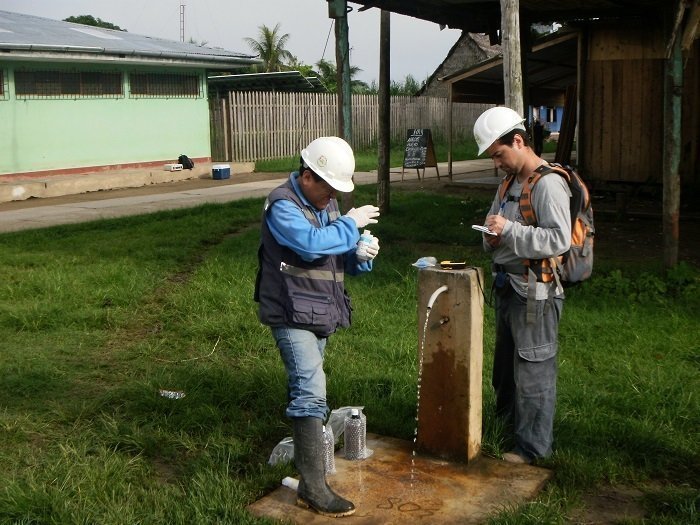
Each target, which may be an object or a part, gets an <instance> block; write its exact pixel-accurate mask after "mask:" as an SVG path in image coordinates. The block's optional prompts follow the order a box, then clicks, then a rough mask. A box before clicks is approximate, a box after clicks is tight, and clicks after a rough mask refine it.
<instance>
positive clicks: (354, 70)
mask: <svg viewBox="0 0 700 525" xmlns="http://www.w3.org/2000/svg"><path fill="white" fill-rule="evenodd" d="M316 67H317V68H318V76H319V78H320V79H321V82H323V85H325V86H326V89H328V91H330V92H331V93H337V92H338V69H337V68H336V65H335V64H334V63H333V62H329V61H328V60H325V59H323V58H322V59H321V60H319V61H318V62H316ZM361 71H362V69H360V68H359V67H356V66H350V89H351V91H352V92H353V93H367V92H369V86H368V85H367V83H365V82H363V81H361V80H356V79H353V77H354V76H355V75H357V74H358V73H360V72H361Z"/></svg>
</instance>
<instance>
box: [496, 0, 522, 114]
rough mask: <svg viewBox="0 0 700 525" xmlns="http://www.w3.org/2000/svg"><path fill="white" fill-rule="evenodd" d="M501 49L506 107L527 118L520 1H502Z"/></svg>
mask: <svg viewBox="0 0 700 525" xmlns="http://www.w3.org/2000/svg"><path fill="white" fill-rule="evenodd" d="M501 48H502V49H503V88H504V96H505V102H506V106H508V107H509V108H511V109H512V110H513V111H515V112H516V113H517V114H518V115H522V116H525V108H524V107H523V72H522V71H523V69H522V63H521V59H520V57H521V53H520V48H521V46H520V0H501Z"/></svg>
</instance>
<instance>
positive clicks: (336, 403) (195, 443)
mask: <svg viewBox="0 0 700 525" xmlns="http://www.w3.org/2000/svg"><path fill="white" fill-rule="evenodd" d="M399 162H400V160H399ZM375 191H376V188H375V187H374V186H363V187H359V188H358V189H357V191H356V193H355V201H356V202H357V203H364V202H371V201H373V200H374V198H375V197H374V195H375ZM489 201H490V198H487V197H470V196H467V195H438V194H433V193H430V192H401V191H393V192H392V212H391V214H389V215H387V216H385V217H382V220H381V222H380V224H377V225H374V227H373V228H372V231H373V233H374V234H376V235H377V236H378V237H379V238H380V239H381V245H382V250H381V253H380V255H379V258H378V259H377V264H376V268H375V271H374V272H372V273H371V274H368V275H365V276H362V277H359V278H355V279H349V281H348V283H347V286H348V289H349V291H350V293H351V295H352V296H353V298H354V308H355V309H354V313H353V319H354V324H353V326H352V328H350V329H348V330H344V331H342V332H339V333H338V334H336V335H334V336H333V337H332V338H331V339H330V343H329V346H328V349H327V362H326V371H327V375H328V386H329V404H330V405H331V407H333V408H336V407H340V406H344V405H357V404H359V405H364V406H365V407H366V408H365V413H366V415H367V425H368V430H369V431H370V432H375V433H379V434H383V435H387V436H393V437H397V438H402V439H407V440H410V439H412V437H413V430H414V424H415V421H414V418H415V410H416V384H417V376H418V370H417V366H418V356H417V348H418V341H417V315H416V310H417V308H416V296H417V289H416V288H417V270H416V269H415V268H413V267H412V266H411V264H410V263H411V262H413V261H415V260H416V259H417V258H418V257H420V256H424V255H433V256H435V257H437V258H438V260H440V259H453V260H458V259H465V260H467V261H469V263H470V264H473V265H481V266H484V267H486V266H487V265H488V259H487V258H486V256H485V255H484V254H483V253H482V251H481V240H480V236H479V234H478V233H477V232H474V231H473V230H471V229H470V228H469V225H470V224H472V223H473V222H475V221H476V222H480V221H481V220H482V219H483V215H484V213H485V212H486V209H487V208H488V204H489ZM261 206H262V199H253V200H247V201H236V202H232V203H229V204H225V205H207V206H202V207H198V208H194V209H190V210H178V211H172V212H162V213H158V214H154V215H148V216H139V217H130V218H126V219H119V220H109V221H100V222H94V223H87V224H80V225H74V226H63V227H56V228H50V229H44V230H34V231H27V232H20V233H9V234H3V235H0V261H1V264H0V272H1V274H0V278H1V279H0V282H1V283H2V284H1V285H0V286H1V292H0V469H1V470H2V473H1V474H0V523H1V524H5V523H7V524H10V523H12V524H71V525H72V524H93V523H99V524H102V525H108V524H114V525H117V524H119V525H122V524H126V523H129V524H134V523H141V524H195V523H197V524H198V523H206V524H214V523H219V524H241V523H256V524H257V523H267V521H266V520H262V519H258V518H253V517H252V516H250V515H248V513H247V512H246V510H245V507H246V505H248V504H250V503H252V502H253V501H255V500H256V499H258V498H260V497H261V496H262V495H264V494H265V493H267V492H269V491H271V490H272V489H274V488H275V487H277V486H278V485H279V483H280V480H281V479H282V478H283V477H284V476H287V475H295V472H294V469H293V467H292V466H291V465H278V466H275V467H270V466H268V465H267V459H268V457H269V455H270V452H271V451H272V449H273V448H274V446H275V445H276V444H277V442H278V441H279V440H280V439H282V438H283V437H285V436H288V435H290V434H291V430H290V425H289V422H288V421H287V420H286V419H285V417H284V408H285V398H286V386H285V381H286V378H285V373H284V369H283V367H282V364H281V362H280V359H279V357H278V354H277V352H276V349H275V347H274V344H273V341H272V338H271V336H270V334H269V331H268V329H267V328H266V327H263V326H261V325H260V324H259V323H258V321H257V317H256V305H255V303H254V302H253V300H252V294H253V286H254V280H255V272H256V267H257V256H256V252H257V245H258V240H259V218H260V210H261ZM601 231H602V232H603V234H604V231H605V230H604V229H603V230H601V228H600V227H599V234H600V233H601ZM597 265H598V266H597V269H596V273H595V275H594V277H593V278H592V279H591V280H590V281H588V282H586V283H584V284H583V285H581V286H579V287H576V288H573V289H570V291H569V292H568V298H567V302H566V305H565V308H564V315H563V320H562V323H561V337H560V339H561V351H560V361H559V363H560V380H559V400H558V411H557V416H556V421H555V439H556V452H555V454H554V455H553V457H552V458H550V459H549V460H547V461H546V462H545V463H544V466H545V467H547V468H550V469H552V470H553V471H554V478H553V480H552V481H551V482H550V483H549V484H548V485H547V486H546V488H545V489H544V490H543V491H542V493H541V494H540V495H539V496H538V497H537V499H536V500H535V501H533V502H532V503H529V504H526V505H524V506H521V507H518V508H512V509H503V512H501V513H500V514H498V515H497V516H495V517H494V518H493V519H492V520H491V521H490V523H492V524H533V525H534V524H542V523H548V524H549V523H551V524H559V523H593V522H595V523H615V522H614V521H603V520H602V517H600V516H599V518H600V520H599V521H592V520H591V519H589V518H590V516H591V515H590V514H589V513H588V512H589V511H590V506H591V505H593V504H594V503H592V502H593V501H594V500H595V498H596V497H601V496H604V497H605V496H607V495H611V494H612V495H613V496H618V495H620V494H629V492H630V491H634V494H636V495H637V496H635V498H634V504H635V506H636V508H637V509H638V511H639V517H638V519H636V521H635V520H634V519H627V520H626V521H620V522H619V523H624V524H626V525H631V524H633V523H639V524H642V523H643V524H647V523H654V524H676V525H687V524H692V523H700V509H699V508H698V504H699V500H700V478H699V477H698V471H699V470H700V439H699V438H700V435H699V429H700V357H699V356H700V343H698V339H699V338H698V335H699V334H700V330H699V329H698V326H699V325H698V319H697V315H698V312H700V298H699V297H700V277H699V271H698V268H697V267H694V266H692V265H687V264H685V265H682V266H681V267H680V268H679V269H678V270H677V271H675V272H673V273H671V274H669V275H666V274H665V273H664V272H662V271H661V270H659V268H658V262H657V261H656V260H641V261H638V263H636V264H634V265H631V264H620V262H619V261H616V260H614V259H610V258H605V257H599V258H598V259H597ZM487 273H488V272H487ZM488 286H490V283H488V284H487V289H488ZM487 295H488V294H487ZM493 331H494V329H493V315H492V312H491V310H490V309H489V308H488V307H487V308H486V311H485V327H484V353H485V355H484V438H483V450H484V453H485V454H490V455H497V454H499V453H501V452H503V451H504V450H505V449H506V448H507V443H506V442H505V441H504V439H503V436H502V435H501V432H500V427H499V425H498V424H497V422H496V421H495V420H494V419H493V417H492V415H491V412H492V403H493V395H492V393H491V389H490V386H489V385H490V381H489V378H490V372H491V370H490V367H491V363H490V360H491V356H492V345H493ZM160 390H176V391H182V392H184V393H185V397H184V398H182V399H168V398H166V397H162V396H161V395H159V391H160Z"/></svg>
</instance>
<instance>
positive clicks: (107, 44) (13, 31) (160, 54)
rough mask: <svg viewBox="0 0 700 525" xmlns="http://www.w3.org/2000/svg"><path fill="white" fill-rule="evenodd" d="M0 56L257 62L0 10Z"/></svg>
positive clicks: (228, 65) (211, 65)
mask: <svg viewBox="0 0 700 525" xmlns="http://www.w3.org/2000/svg"><path fill="white" fill-rule="evenodd" d="M0 52H2V55H0V56H1V57H2V58H1V60H50V61H71V62H73V61H77V62H79V61H88V62H119V63H128V64H145V63H146V64H156V63H157V64H161V65H162V64H163V63H166V64H167V65H170V66H176V67H199V68H202V67H204V68H207V69H217V70H227V69H235V68H240V67H245V66H249V65H251V64H259V63H260V62H261V61H260V60H258V59H256V58H255V57H252V56H250V55H244V54H241V53H235V52H233V51H227V50H225V49H221V48H213V47H204V46H199V45H197V44H191V43H185V42H176V41H172V40H165V39H160V38H154V37H150V36H143V35H137V34H134V33H129V32H126V31H118V30H114V29H103V28H100V27H93V26H87V25H83V24H75V23H71V22H63V21H59V20H51V19H49V18H41V17H38V16H32V15H25V14H20V13H12V12H9V11H0Z"/></svg>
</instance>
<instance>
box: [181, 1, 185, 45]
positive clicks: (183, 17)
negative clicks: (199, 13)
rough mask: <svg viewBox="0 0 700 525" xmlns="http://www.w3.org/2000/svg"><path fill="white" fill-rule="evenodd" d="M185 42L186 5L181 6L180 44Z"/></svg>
mask: <svg viewBox="0 0 700 525" xmlns="http://www.w3.org/2000/svg"><path fill="white" fill-rule="evenodd" d="M184 41H185V4H180V42H184Z"/></svg>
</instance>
